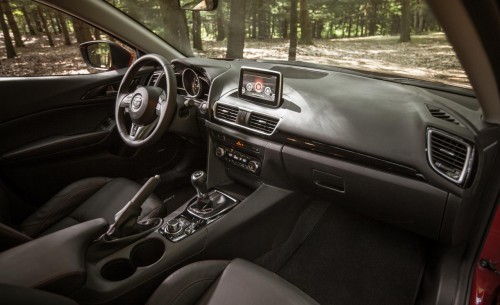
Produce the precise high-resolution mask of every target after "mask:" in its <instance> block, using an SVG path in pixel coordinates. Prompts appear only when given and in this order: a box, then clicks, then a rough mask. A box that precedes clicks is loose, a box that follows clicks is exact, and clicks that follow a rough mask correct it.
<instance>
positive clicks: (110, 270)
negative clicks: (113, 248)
mask: <svg viewBox="0 0 500 305" xmlns="http://www.w3.org/2000/svg"><path fill="white" fill-rule="evenodd" d="M136 269H137V267H135V266H134V265H132V264H131V263H130V261H129V260H128V259H126V258H120V259H115V260H112V261H110V262H109V263H107V264H106V265H104V267H102V269H101V275H102V277H103V278H105V279H107V280H108V281H113V282H116V281H121V280H124V279H126V278H128V277H129V276H131V275H132V274H134V272H135V270H136Z"/></svg>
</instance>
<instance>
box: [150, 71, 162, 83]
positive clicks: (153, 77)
mask: <svg viewBox="0 0 500 305" xmlns="http://www.w3.org/2000/svg"><path fill="white" fill-rule="evenodd" d="M162 74H163V72H162V71H155V72H153V75H151V78H150V79H149V81H148V86H155V85H156V83H157V82H158V79H159V78H160V76H161V75H162Z"/></svg>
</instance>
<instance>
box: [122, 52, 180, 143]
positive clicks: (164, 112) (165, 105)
mask: <svg viewBox="0 0 500 305" xmlns="http://www.w3.org/2000/svg"><path fill="white" fill-rule="evenodd" d="M151 64H153V65H155V66H161V68H162V69H163V72H164V73H165V79H166V83H167V86H166V88H160V87H153V86H145V87H143V86H138V87H137V89H135V90H134V91H132V92H131V87H132V84H133V82H134V78H135V77H136V74H137V72H138V71H139V69H140V68H142V67H143V66H145V65H151ZM176 98H177V89H176V80H175V74H174V71H173V70H172V68H171V67H170V63H169V62H168V61H167V60H166V59H165V58H163V57H162V56H160V55H157V54H147V55H144V56H142V57H140V58H139V59H138V60H136V61H135V62H134V63H133V64H132V65H131V66H130V68H129V69H128V71H127V73H125V76H124V77H123V79H122V81H121V83H120V87H119V89H118V94H117V96H116V107H115V118H116V126H117V127H118V132H119V134H120V136H121V138H122V139H123V141H124V142H125V143H126V144H127V145H129V146H133V147H140V146H145V145H148V144H151V143H153V142H154V141H155V140H157V139H159V138H160V137H161V135H162V134H163V133H164V132H165V130H166V129H167V128H168V126H169V125H170V123H171V121H172V118H173V115H174V112H175V107H176ZM126 113H128V115H129V116H130V120H131V121H132V125H131V127H130V130H127V125H126V124H125V114H126Z"/></svg>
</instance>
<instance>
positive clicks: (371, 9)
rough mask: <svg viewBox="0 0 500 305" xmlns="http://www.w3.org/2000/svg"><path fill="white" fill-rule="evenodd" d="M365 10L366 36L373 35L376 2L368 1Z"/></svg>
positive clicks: (375, 26)
mask: <svg viewBox="0 0 500 305" xmlns="http://www.w3.org/2000/svg"><path fill="white" fill-rule="evenodd" d="M366 10H367V18H368V36H375V34H376V33H377V2H376V1H375V0H370V1H368V5H367V8H366Z"/></svg>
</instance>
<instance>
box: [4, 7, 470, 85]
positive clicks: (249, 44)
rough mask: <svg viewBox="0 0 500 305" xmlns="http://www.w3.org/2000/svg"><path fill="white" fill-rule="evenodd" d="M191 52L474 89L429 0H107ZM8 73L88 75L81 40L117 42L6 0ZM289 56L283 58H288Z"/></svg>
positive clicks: (48, 11)
mask: <svg viewBox="0 0 500 305" xmlns="http://www.w3.org/2000/svg"><path fill="white" fill-rule="evenodd" d="M106 1H107V2H109V3H110V4H112V5H113V6H116V7H118V8H119V9H121V10H122V11H123V12H125V13H127V14H129V15H130V16H131V17H133V18H134V19H136V20H137V21H139V22H141V23H143V24H144V25H145V26H147V27H148V28H150V29H151V30H152V31H153V32H155V33H156V34H157V35H159V36H160V37H162V38H163V39H165V40H166V41H168V42H169V43H170V44H172V45H173V46H174V47H176V48H177V49H178V50H180V51H181V52H182V53H183V54H185V55H187V56H202V57H214V58H247V59H279V60H301V61H306V62H307V61H312V62H316V63H320V64H329V65H336V66H342V67H348V68H355V69H360V70H371V71H378V72H386V73H391V74H398V75H402V76H407V77H413V78H420V79H424V80H431V81H439V82H444V83H448V84H452V85H458V86H465V87H469V84H468V80H467V77H466V75H465V73H464V72H463V69H462V68H461V66H460V63H459V62H458V60H457V59H456V56H455V54H454V52H453V49H452V48H451V47H450V45H449V44H448V42H447V40H446V37H445V35H444V34H443V33H442V29H441V27H440V26H439V24H438V23H437V22H436V19H435V18H434V17H433V16H432V13H431V11H430V9H429V8H428V6H427V5H426V3H425V2H424V0H254V1H246V0H219V6H218V8H217V10H215V11H213V12H201V13H200V12H195V11H184V10H181V9H180V8H179V7H178V5H177V3H176V0H173V1H172V0H134V1H132V0H106ZM0 3H1V5H0V26H1V28H2V32H1V33H0V76H38V75H67V74H85V73H89V71H88V70H87V69H86V67H85V64H84V63H83V60H82V59H81V56H80V55H79V51H78V48H77V47H76V45H78V44H79V43H83V42H86V41H91V40H100V39H106V40H114V39H113V38H112V37H110V36H108V35H106V34H105V33H103V32H102V31H100V30H99V29H96V28H93V27H91V26H89V25H87V24H85V23H84V22H81V21H79V20H77V19H75V18H72V17H69V16H67V15H64V14H63V13H60V12H57V11H54V10H52V9H50V8H46V7H44V6H42V5H39V4H36V3H35V2H32V1H30V0H0ZM283 56H285V57H283Z"/></svg>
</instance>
